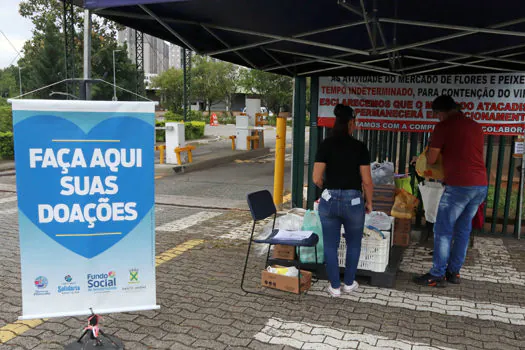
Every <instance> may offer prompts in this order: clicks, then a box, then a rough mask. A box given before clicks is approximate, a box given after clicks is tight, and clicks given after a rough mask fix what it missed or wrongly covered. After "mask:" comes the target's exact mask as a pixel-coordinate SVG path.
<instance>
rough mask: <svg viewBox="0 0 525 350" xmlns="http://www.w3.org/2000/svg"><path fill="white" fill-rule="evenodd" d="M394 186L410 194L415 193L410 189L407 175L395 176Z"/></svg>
mask: <svg viewBox="0 0 525 350" xmlns="http://www.w3.org/2000/svg"><path fill="white" fill-rule="evenodd" d="M394 181H395V184H396V188H398V189H403V190H405V191H407V192H408V193H410V194H413V195H415V193H413V191H412V184H411V179H410V177H408V176H396V177H395V179H394Z"/></svg>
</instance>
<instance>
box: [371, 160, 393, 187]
mask: <svg viewBox="0 0 525 350" xmlns="http://www.w3.org/2000/svg"><path fill="white" fill-rule="evenodd" d="M370 167H371V172H372V182H373V183H374V185H393V184H394V163H391V162H383V163H378V162H373V163H372V164H371V165H370Z"/></svg>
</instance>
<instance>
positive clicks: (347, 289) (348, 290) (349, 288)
mask: <svg viewBox="0 0 525 350" xmlns="http://www.w3.org/2000/svg"><path fill="white" fill-rule="evenodd" d="M358 287H359V283H357V282H356V281H354V283H352V285H350V286H347V285H344V286H343V292H345V293H351V292H353V291H356V290H357V288H358Z"/></svg>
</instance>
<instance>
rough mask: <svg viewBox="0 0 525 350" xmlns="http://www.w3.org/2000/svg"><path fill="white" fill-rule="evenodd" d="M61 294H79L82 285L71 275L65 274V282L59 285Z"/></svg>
mask: <svg viewBox="0 0 525 350" xmlns="http://www.w3.org/2000/svg"><path fill="white" fill-rule="evenodd" d="M57 291H58V293H59V294H78V293H80V286H78V285H77V282H75V281H74V280H73V277H71V275H65V276H64V282H63V283H62V284H60V285H59V286H58V290H57Z"/></svg>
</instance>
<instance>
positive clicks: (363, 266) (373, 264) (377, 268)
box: [337, 231, 391, 272]
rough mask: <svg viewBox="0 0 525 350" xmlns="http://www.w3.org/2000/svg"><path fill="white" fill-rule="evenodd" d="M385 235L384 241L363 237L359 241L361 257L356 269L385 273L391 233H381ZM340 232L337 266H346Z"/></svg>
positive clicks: (344, 249) (344, 243)
mask: <svg viewBox="0 0 525 350" xmlns="http://www.w3.org/2000/svg"><path fill="white" fill-rule="evenodd" d="M381 232H383V234H384V235H385V239H381V240H378V239H374V238H367V237H364V236H363V240H362V241H361V255H360V257H359V263H358V265H357V268H358V269H360V270H368V271H373V272H385V270H386V267H387V266H388V258H389V256H390V244H391V243H390V242H391V233H390V232H388V231H381ZM342 233H343V232H341V243H340V244H339V250H338V252H337V255H338V258H339V266H340V267H345V266H346V261H345V260H346V240H345V237H344V236H343V234H342Z"/></svg>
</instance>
